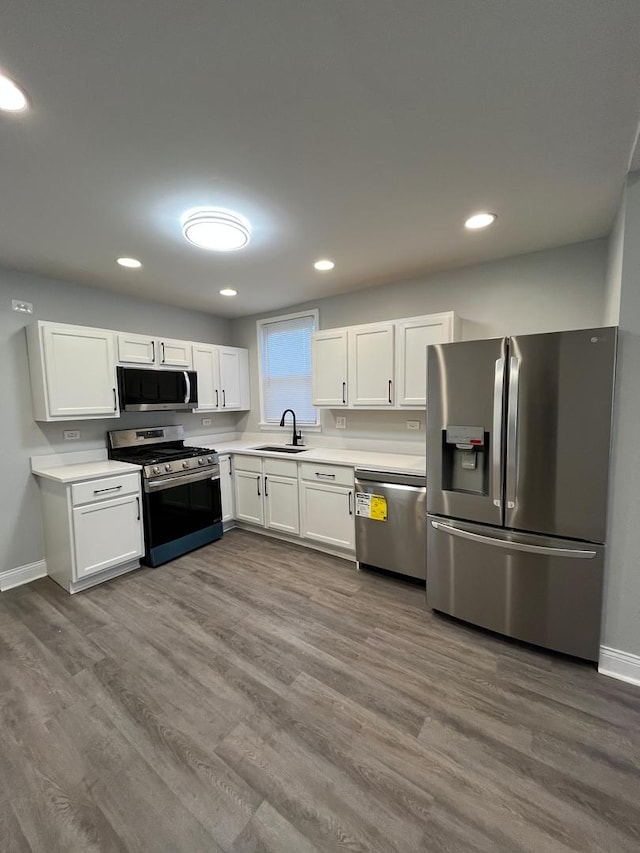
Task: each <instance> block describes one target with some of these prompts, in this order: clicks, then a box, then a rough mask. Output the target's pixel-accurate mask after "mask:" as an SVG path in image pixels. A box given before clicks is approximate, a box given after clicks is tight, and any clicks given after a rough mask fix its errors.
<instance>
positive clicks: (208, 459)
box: [207, 456, 213, 464]
mask: <svg viewBox="0 0 640 853" xmlns="http://www.w3.org/2000/svg"><path fill="white" fill-rule="evenodd" d="M207 462H208V463H209V464H211V463H212V462H213V456H207Z"/></svg>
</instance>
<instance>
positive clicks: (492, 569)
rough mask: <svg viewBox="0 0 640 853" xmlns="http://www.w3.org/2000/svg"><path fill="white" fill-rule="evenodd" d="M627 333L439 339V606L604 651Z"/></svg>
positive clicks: (433, 465)
mask: <svg viewBox="0 0 640 853" xmlns="http://www.w3.org/2000/svg"><path fill="white" fill-rule="evenodd" d="M616 340H617V330H616V329H615V328H604V329H583V330H579V331H571V332H557V333H551V334H542V335H523V336H516V337H512V338H499V339H495V340H482V341H465V342H461V343H452V344H437V345H433V346H429V347H428V349H427V376H428V379H427V382H428V398H427V602H428V604H429V606H430V607H432V608H433V609H435V610H438V611H442V612H444V613H449V614H451V615H452V616H456V617H458V618H460V619H463V620H465V621H467V622H471V623H473V624H476V625H481V626H483V627H485V628H489V629H491V630H493V631H497V632H499V633H501V634H506V635H508V636H510V637H516V638H518V639H520V640H525V641H527V642H530V643H534V644H536V645H540V646H544V647H546V648H549V649H555V650H557V651H561V652H565V653H567V654H571V655H576V656H577V657H581V658H586V659H588V660H597V658H598V649H599V640H600V621H601V610H602V577H603V566H604V553H605V538H606V520H607V513H606V510H607V486H608V472H609V445H610V435H611V414H612V403H613V383H614V370H615V353H616ZM639 523H640V522H639Z"/></svg>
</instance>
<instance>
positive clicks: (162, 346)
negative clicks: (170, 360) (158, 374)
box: [160, 341, 165, 364]
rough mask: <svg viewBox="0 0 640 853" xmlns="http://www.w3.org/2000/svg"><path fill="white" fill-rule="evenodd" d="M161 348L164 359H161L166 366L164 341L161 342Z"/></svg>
mask: <svg viewBox="0 0 640 853" xmlns="http://www.w3.org/2000/svg"><path fill="white" fill-rule="evenodd" d="M160 348H161V349H162V359H161V361H162V363H163V364H164V362H165V357H164V341H161V342H160Z"/></svg>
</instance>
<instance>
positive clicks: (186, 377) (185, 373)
mask: <svg viewBox="0 0 640 853" xmlns="http://www.w3.org/2000/svg"><path fill="white" fill-rule="evenodd" d="M182 375H183V376H184V390H185V393H184V402H185V403H190V402H191V380H190V379H189V373H188V371H186V370H183V371H182Z"/></svg>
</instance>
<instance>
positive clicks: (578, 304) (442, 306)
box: [231, 235, 607, 444]
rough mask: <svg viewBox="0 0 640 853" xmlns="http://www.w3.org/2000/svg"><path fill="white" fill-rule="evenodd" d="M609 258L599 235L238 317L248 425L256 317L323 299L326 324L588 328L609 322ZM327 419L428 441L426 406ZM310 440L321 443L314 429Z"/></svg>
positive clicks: (497, 330)
mask: <svg viewBox="0 0 640 853" xmlns="http://www.w3.org/2000/svg"><path fill="white" fill-rule="evenodd" d="M476 236H478V235H476ZM606 263H607V241H606V240H604V239H603V240H591V241H589V242H586V243H576V244H573V245H570V246H563V247H560V248H557V249H550V250H547V251H544V252H534V253H531V254H528V255H519V256H517V257H513V258H505V259H503V260H499V261H492V262H490V263H484V264H479V265H476V266H472V267H465V268H463V269H458V270H453V271H449V272H445V273H441V274H439V275H433V276H430V277H429V278H425V279H420V280H417V281H408V282H403V283H400V284H387V285H380V286H377V287H370V288H367V289H366V290H358V291H355V292H353V293H346V294H343V295H340V296H331V297H327V298H325V299H318V300H315V301H314V302H308V303H305V304H304V305H293V306H291V307H290V308H289V309H284V310H283V309H281V310H279V311H274V312H272V313H271V315H269V314H261V315H256V316H253V317H243V318H240V319H238V320H233V321H232V323H231V329H232V335H233V343H234V344H235V345H236V346H241V347H247V348H248V349H249V354H250V355H249V358H250V362H249V363H250V373H251V399H252V401H254V404H253V409H252V411H251V412H250V413H249V414H248V415H246V416H244V417H243V418H241V420H240V428H241V429H243V430H245V431H248V432H256V431H257V430H258V428H259V427H258V421H259V405H258V401H259V391H258V350H257V337H256V320H257V319H260V318H261V317H264V316H273V315H278V314H286V313H287V312H288V311H294V310H295V311H298V310H302V309H304V308H311V307H318V308H319V310H320V328H322V329H330V328H335V327H338V326H348V325H353V324H357V323H369V322H375V321H378V320H393V319H397V318H399V317H411V316H414V315H418V314H429V313H432V312H438V311H451V310H454V311H456V312H457V313H458V314H459V315H460V316H461V317H462V318H463V319H464V323H463V337H464V338H465V339H467V340H471V339H473V338H490V337H498V336H500V335H510V334H527V333H535V332H547V331H556V330H560V329H572V328H585V327H586V328H588V327H590V326H600V325H602V305H603V300H604V283H605V270H606ZM336 274H338V275H339V270H336ZM345 414H346V416H347V429H346V430H336V429H335V417H336V415H345ZM408 418H411V419H415V418H419V419H420V421H421V430H420V433H419V434H416V433H415V432H409V431H408V430H407V429H406V420H407V419H408ZM321 423H322V428H323V435H329V436H336V437H339V438H341V439H344V438H369V439H376V438H377V439H381V440H382V439H385V440H389V439H393V440H395V441H402V440H404V441H406V442H416V441H420V442H421V443H422V442H423V441H424V414H422V413H420V415H416V414H415V413H408V412H384V411H383V412H352V411H349V412H346V413H345V412H340V411H338V410H336V411H323V412H321ZM307 443H310V444H312V443H313V437H312V436H311V437H309V438H308V441H307Z"/></svg>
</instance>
